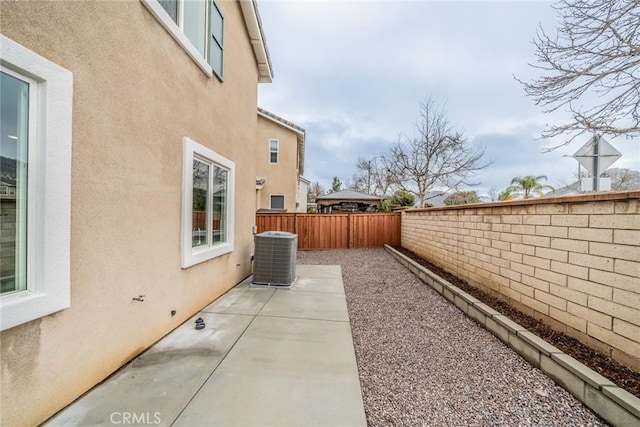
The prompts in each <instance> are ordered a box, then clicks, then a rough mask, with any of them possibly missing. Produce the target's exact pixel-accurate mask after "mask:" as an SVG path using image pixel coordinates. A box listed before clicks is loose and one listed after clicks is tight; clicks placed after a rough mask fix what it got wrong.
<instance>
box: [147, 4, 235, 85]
mask: <svg viewBox="0 0 640 427" xmlns="http://www.w3.org/2000/svg"><path fill="white" fill-rule="evenodd" d="M140 1H141V2H142V4H143V5H144V6H145V7H146V8H147V9H148V10H149V12H151V14H152V15H153V16H154V17H155V18H156V19H157V20H158V22H159V23H160V25H162V26H163V27H164V29H165V30H167V32H168V33H169V34H170V35H171V37H173V39H174V40H175V41H176V42H178V44H179V45H180V46H181V47H182V49H184V51H185V52H186V53H187V55H189V57H191V59H192V60H193V62H195V63H196V65H197V66H198V67H199V68H200V69H201V70H202V72H203V73H205V74H206V75H207V77H213V75H214V72H213V69H212V68H211V65H209V63H207V61H206V60H205V59H204V58H203V57H202V55H200V52H198V51H197V50H196V48H195V47H194V46H193V44H191V42H190V41H189V39H188V38H187V36H185V34H184V33H183V32H182V31H181V30H180V28H178V26H177V25H176V23H175V22H173V20H172V19H171V17H169V15H167V12H165V10H164V9H163V8H162V6H160V3H158V2H157V0H140ZM216 77H218V75H217V74H216ZM218 78H219V79H220V80H222V79H221V78H220V77H218Z"/></svg>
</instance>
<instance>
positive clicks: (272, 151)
mask: <svg viewBox="0 0 640 427" xmlns="http://www.w3.org/2000/svg"><path fill="white" fill-rule="evenodd" d="M279 145H280V142H279V141H278V140H277V139H271V140H269V163H278V149H279Z"/></svg>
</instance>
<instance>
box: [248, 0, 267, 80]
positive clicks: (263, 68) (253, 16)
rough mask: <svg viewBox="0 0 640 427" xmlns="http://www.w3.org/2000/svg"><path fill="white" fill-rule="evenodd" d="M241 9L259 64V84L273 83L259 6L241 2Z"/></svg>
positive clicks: (249, 2) (253, 1) (253, 0)
mask: <svg viewBox="0 0 640 427" xmlns="http://www.w3.org/2000/svg"><path fill="white" fill-rule="evenodd" d="M240 8H241V9H242V15H243V16H244V22H245V24H246V26H247V32H248V33H249V39H250V40H251V47H253V54H254V56H255V58H256V62H257V63H258V82H259V83H271V82H272V81H273V69H272V67H271V58H270V57H269V49H268V48H267V42H266V39H265V36H264V31H263V29H262V22H261V21H260V14H259V12H258V5H257V4H256V2H255V0H240Z"/></svg>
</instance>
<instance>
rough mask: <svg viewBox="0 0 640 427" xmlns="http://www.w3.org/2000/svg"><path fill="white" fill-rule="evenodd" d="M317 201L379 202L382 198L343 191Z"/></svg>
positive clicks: (318, 198) (321, 197)
mask: <svg viewBox="0 0 640 427" xmlns="http://www.w3.org/2000/svg"><path fill="white" fill-rule="evenodd" d="M316 200H370V201H373V200H375V201H379V200H382V197H378V196H372V195H370V194H364V193H358V192H357V191H352V190H342V191H337V192H335V193H330V194H325V195H324V196H320V197H316Z"/></svg>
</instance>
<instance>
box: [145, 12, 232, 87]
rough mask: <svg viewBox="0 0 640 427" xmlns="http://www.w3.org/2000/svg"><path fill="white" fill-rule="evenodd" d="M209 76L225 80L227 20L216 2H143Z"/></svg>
mask: <svg viewBox="0 0 640 427" xmlns="http://www.w3.org/2000/svg"><path fill="white" fill-rule="evenodd" d="M140 1H141V2H142V4H144V5H145V6H146V7H147V9H148V10H149V11H150V12H151V13H152V14H153V15H154V16H155V17H156V19H157V20H158V21H159V22H160V24H161V25H162V26H163V27H164V28H165V29H166V30H167V31H168V32H169V34H171V36H172V37H173V38H174V39H175V40H176V41H177V42H178V44H180V45H181V46H182V48H183V49H184V50H185V51H186V52H187V53H188V54H189V56H190V57H191V58H192V59H193V60H194V61H195V62H196V64H198V66H199V67H200V68H201V69H202V70H203V71H204V72H205V73H206V74H207V75H208V76H209V77H211V76H212V75H213V74H212V73H215V75H216V76H217V77H218V78H219V79H220V80H222V78H223V75H224V73H223V70H224V16H222V12H221V11H220V8H219V7H218V5H217V4H216V2H215V1H214V0H140Z"/></svg>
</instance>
